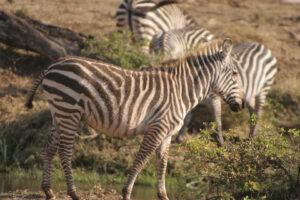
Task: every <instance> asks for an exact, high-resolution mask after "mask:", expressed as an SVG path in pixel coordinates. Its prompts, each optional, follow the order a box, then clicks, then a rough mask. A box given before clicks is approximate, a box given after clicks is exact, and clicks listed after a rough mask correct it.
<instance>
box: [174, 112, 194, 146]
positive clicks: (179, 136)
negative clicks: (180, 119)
mask: <svg viewBox="0 0 300 200" xmlns="http://www.w3.org/2000/svg"><path fill="white" fill-rule="evenodd" d="M191 119H192V112H189V113H188V114H187V115H186V116H185V118H184V123H183V126H182V127H181V129H180V130H179V132H178V134H177V136H176V138H175V141H176V142H177V143H181V142H183V140H184V135H185V133H186V129H187V127H188V124H189V123H190V122H191Z"/></svg>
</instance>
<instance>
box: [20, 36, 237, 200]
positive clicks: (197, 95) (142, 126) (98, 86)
mask: <svg viewBox="0 0 300 200" xmlns="http://www.w3.org/2000/svg"><path fill="white" fill-rule="evenodd" d="M231 51H232V42H231V40H230V39H225V40H224V41H217V42H212V43H210V44H207V46H205V47H202V48H201V49H199V50H195V51H194V52H193V53H191V54H189V55H186V56H185V57H184V58H181V59H179V60H177V61H170V62H168V63H164V64H163V65H162V66H160V67H153V68H151V69H148V70H146V71H141V70H128V69H122V68H120V67H117V66H114V65H111V64H107V63H105V62H102V61H96V60H91V59H87V58H80V57H66V58H62V59H60V60H58V61H56V62H55V63H53V64H52V65H50V66H49V67H48V68H47V69H46V70H44V71H43V72H42V73H41V75H40V76H39V77H38V78H37V80H36V81H35V82H34V83H33V86H32V89H31V90H30V92H29V94H28V97H27V100H26V102H25V106H26V107H27V108H32V106H33V104H32V101H33V98H34V95H35V93H36V90H37V89H38V87H39V85H42V87H43V89H44V93H45V96H46V100H47V101H48V105H49V109H50V112H51V115H52V127H53V128H52V129H51V132H50V135H49V138H48V142H47V144H46V146H45V148H44V151H43V162H44V168H43V179H42V189H43V190H44V192H45V195H46V199H52V198H55V197H54V193H53V191H52V189H51V172H52V167H53V166H52V159H53V156H54V155H55V154H56V152H57V151H58V155H59V157H60V159H61V164H62V166H63V171H64V175H65V178H66V183H67V191H68V195H69V196H70V197H71V198H72V199H73V200H77V199H79V197H78V196H77V194H76V189H75V185H74V182H73V176H72V169H71V157H72V153H73V145H74V140H75V136H76V134H77V132H78V129H79V127H80V125H81V123H82V122H83V123H86V124H87V125H89V126H91V127H93V128H94V129H96V130H100V131H101V132H103V133H106V134H110V135H111V136H114V137H119V138H123V137H126V136H128V137H129V136H132V135H135V134H139V133H144V137H143V141H142V143H141V145H140V149H139V151H138V153H137V154H136V158H135V160H134V162H133V165H132V167H131V169H130V172H129V174H128V179H127V182H126V183H125V184H124V188H123V190H122V194H123V199H125V200H129V199H130V196H131V192H132V188H133V185H134V182H135V180H136V178H137V175H138V174H139V173H140V171H141V170H142V168H143V167H144V165H145V163H146V161H147V160H148V159H149V157H150V155H151V154H152V153H154V152H155V154H156V157H157V190H158V192H157V194H158V197H159V199H164V200H167V199H168V197H167V193H166V188H165V173H166V167H167V159H168V150H169V146H170V142H171V137H172V136H173V135H174V134H175V133H177V131H179V129H180V127H181V126H182V125H183V119H184V116H185V115H186V113H188V111H189V110H191V109H192V108H193V107H194V106H195V105H197V104H198V103H199V102H200V101H202V100H203V99H204V98H205V97H206V96H207V95H208V94H209V93H211V91H214V92H216V93H218V94H220V95H221V96H222V97H223V99H224V100H225V101H226V102H227V103H228V104H229V105H230V107H231V109H232V110H233V111H239V110H241V107H242V102H243V100H242V98H241V94H240V91H241V89H240V86H239V85H238V83H237V78H238V77H237V76H238V73H237V69H236V66H235V64H234V62H233V59H232V56H231Z"/></svg>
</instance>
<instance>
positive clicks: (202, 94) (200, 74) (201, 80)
mask: <svg viewBox="0 0 300 200" xmlns="http://www.w3.org/2000/svg"><path fill="white" fill-rule="evenodd" d="M177 68H178V69H177V77H178V79H179V80H180V81H178V82H179V88H180V89H181V97H182V103H183V104H184V105H185V106H186V109H187V110H188V111H189V110H191V109H192V108H193V107H195V106H196V105H197V104H198V103H199V102H201V101H202V100H204V99H205V98H206V96H207V95H208V94H209V93H210V89H211V86H212V83H213V74H212V72H214V70H212V69H211V68H210V65H208V66H206V65H204V63H202V62H201V61H199V58H198V57H191V58H188V59H187V60H186V62H182V63H180V64H179V65H178V67H177Z"/></svg>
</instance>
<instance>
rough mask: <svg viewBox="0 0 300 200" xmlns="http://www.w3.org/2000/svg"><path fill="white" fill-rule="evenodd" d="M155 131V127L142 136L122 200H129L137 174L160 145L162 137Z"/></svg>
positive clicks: (156, 129)
mask: <svg viewBox="0 0 300 200" xmlns="http://www.w3.org/2000/svg"><path fill="white" fill-rule="evenodd" d="M157 131H158V128H157V127H155V128H153V131H148V132H147V133H146V134H145V136H144V139H143V141H142V144H141V146H140V149H139V151H138V153H137V155H136V157H135V160H134V162H133V165H132V167H131V169H130V172H129V175H128V179H127V182H126V184H125V186H124V188H123V190H122V193H123V200H130V196H131V192H132V188H133V185H134V182H135V180H136V178H137V176H138V174H139V173H140V172H141V170H142V169H143V167H144V165H145V164H146V162H147V161H148V159H149V157H150V156H151V154H153V153H154V151H155V150H156V149H157V147H158V146H159V145H160V144H161V141H162V139H163V137H164V135H162V134H159V133H158V132H157Z"/></svg>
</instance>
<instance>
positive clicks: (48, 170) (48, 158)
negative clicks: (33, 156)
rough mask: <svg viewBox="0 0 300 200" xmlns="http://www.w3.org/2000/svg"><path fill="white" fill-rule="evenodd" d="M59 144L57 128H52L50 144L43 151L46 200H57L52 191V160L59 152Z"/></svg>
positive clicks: (43, 185)
mask: <svg viewBox="0 0 300 200" xmlns="http://www.w3.org/2000/svg"><path fill="white" fill-rule="evenodd" d="M58 143H59V133H58V131H57V130H56V128H55V126H53V127H52V128H51V132H50V135H49V138H48V142H47V144H46V145H45V147H44V151H43V163H44V170H43V180H42V189H43V191H44V192H45V195H46V199H47V200H48V199H55V196H54V194H53V191H52V189H51V174H52V171H53V165H52V160H53V157H54V155H55V154H56V152H57V147H58Z"/></svg>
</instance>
